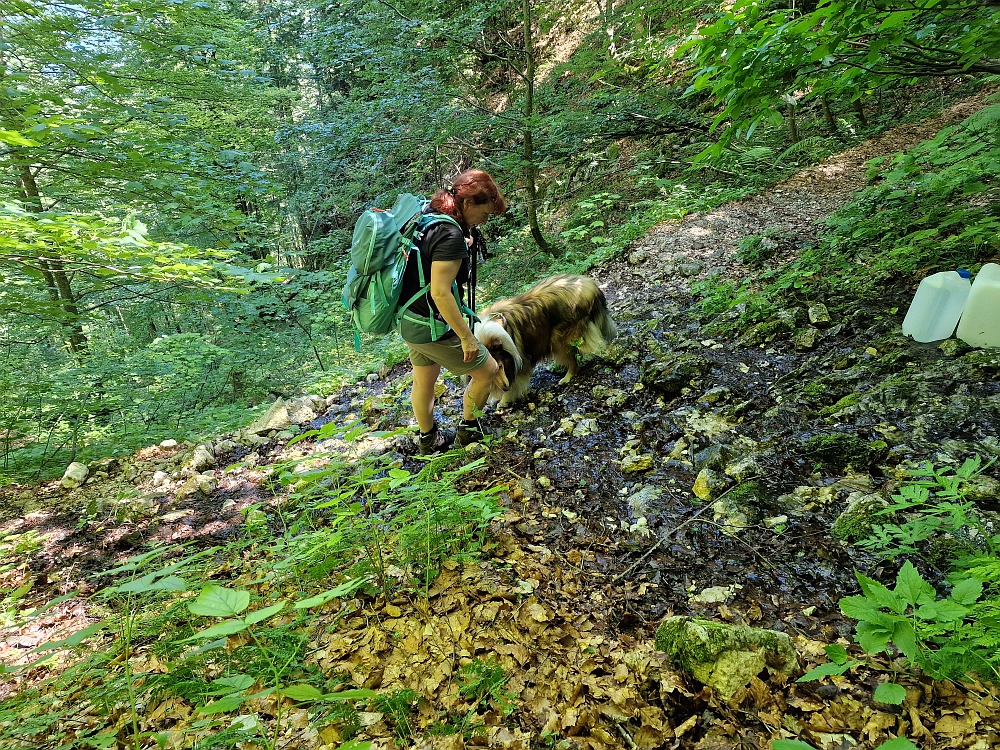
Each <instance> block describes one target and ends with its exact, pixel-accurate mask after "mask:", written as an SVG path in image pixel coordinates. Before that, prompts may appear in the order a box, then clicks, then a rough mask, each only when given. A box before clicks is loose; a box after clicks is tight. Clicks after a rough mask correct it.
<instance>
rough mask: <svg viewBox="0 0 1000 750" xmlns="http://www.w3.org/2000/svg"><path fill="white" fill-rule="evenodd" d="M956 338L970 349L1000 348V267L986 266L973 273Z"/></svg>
mask: <svg viewBox="0 0 1000 750" xmlns="http://www.w3.org/2000/svg"><path fill="white" fill-rule="evenodd" d="M958 337H959V338H960V339H962V341H964V342H965V343H967V344H970V345H972V346H1000V265H997V264H996V263H987V264H986V265H984V266H983V267H982V268H981V269H980V271H979V273H977V274H976V281H975V283H974V284H973V285H972V291H971V292H969V299H968V301H967V302H966V303H965V312H963V313H962V320H961V321H960V322H959V324H958Z"/></svg>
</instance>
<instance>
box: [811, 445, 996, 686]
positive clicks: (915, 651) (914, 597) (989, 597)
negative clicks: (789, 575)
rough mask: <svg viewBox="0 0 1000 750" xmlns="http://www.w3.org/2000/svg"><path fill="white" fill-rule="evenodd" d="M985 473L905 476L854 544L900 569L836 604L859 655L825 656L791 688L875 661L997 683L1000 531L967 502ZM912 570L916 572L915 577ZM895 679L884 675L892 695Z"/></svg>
mask: <svg viewBox="0 0 1000 750" xmlns="http://www.w3.org/2000/svg"><path fill="white" fill-rule="evenodd" d="M988 468H989V464H985V465H984V463H983V461H982V460H981V459H980V457H978V456H975V457H973V458H969V459H967V460H966V461H964V462H963V463H962V464H961V465H959V466H958V467H955V468H950V467H947V468H936V467H934V466H932V465H931V464H930V463H925V464H923V465H921V466H919V467H917V468H915V469H911V470H910V471H909V472H908V478H907V479H906V480H905V481H903V482H902V483H901V484H900V486H899V488H898V491H897V492H896V493H895V494H893V495H892V502H891V503H889V504H888V505H887V506H886V507H885V508H884V509H882V510H880V511H878V512H876V513H875V515H874V516H873V518H872V521H873V523H872V525H871V527H870V528H869V529H868V531H867V534H866V536H865V538H863V539H861V540H858V541H856V542H855V544H856V545H857V546H859V547H863V548H865V549H868V550H870V551H872V552H874V553H875V554H877V555H878V556H879V557H881V558H882V559H884V560H892V561H898V560H900V559H902V560H903V561H904V562H903V563H902V564H901V565H900V566H899V568H898V573H897V574H896V577H895V578H896V580H895V585H894V587H892V588H890V587H889V586H887V585H885V584H883V583H881V582H879V581H877V580H875V579H873V578H870V577H868V576H866V575H864V574H862V573H860V572H858V573H857V578H858V583H859V584H860V588H861V593H860V594H859V595H857V596H850V597H846V598H844V599H841V601H840V609H841V611H842V612H843V613H844V614H845V615H846V616H848V617H850V618H852V619H854V620H856V621H857V627H856V636H855V640H856V642H857V644H858V646H859V647H860V649H861V652H862V653H861V656H859V657H856V658H850V657H849V656H848V653H847V651H846V650H845V649H844V648H843V646H838V645H832V646H828V647H827V655H828V656H829V657H830V663H828V664H824V665H821V666H820V667H817V668H815V669H813V670H811V671H810V672H809V673H807V674H806V675H804V676H803V677H802V678H800V681H809V680H817V679H822V678H824V677H828V676H830V675H841V674H845V673H846V672H848V671H849V670H851V669H853V668H855V667H858V666H862V665H867V666H868V667H870V668H875V669H885V668H886V664H887V662H885V661H880V662H879V661H875V660H873V659H871V658H869V657H874V656H877V655H880V654H883V653H888V654H889V655H890V656H898V657H901V661H898V662H895V663H896V664H901V665H902V666H901V667H894V669H896V671H898V672H903V671H910V672H918V673H922V674H924V675H927V676H929V677H931V678H934V679H937V680H956V681H963V680H968V679H970V678H978V679H981V680H985V681H989V682H994V683H995V682H1000V657H998V651H997V646H998V645H1000V635H998V634H1000V589H998V583H1000V530H998V529H997V528H996V526H995V524H994V523H992V522H991V521H989V520H987V519H986V518H985V517H984V515H983V513H982V512H981V511H980V510H979V509H978V508H977V507H976V504H975V503H974V502H973V501H972V500H970V499H969V497H968V495H969V490H970V487H971V486H972V485H973V483H974V482H975V481H976V480H977V479H978V478H979V477H980V476H981V475H982V473H983V472H984V471H986V470H987V469H988ZM921 570H922V571H924V572H923V573H921ZM898 677H899V675H891V680H890V682H888V683H886V684H887V685H891V686H893V687H898V686H896V685H895V682H896V680H897V679H898ZM904 697H905V691H904V690H890V689H889V688H884V689H883V695H881V696H880V695H879V694H878V693H876V698H877V699H878V700H881V701H883V702H888V703H895V704H900V703H902V700H903V698H904Z"/></svg>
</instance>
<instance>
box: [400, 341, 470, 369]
mask: <svg viewBox="0 0 1000 750" xmlns="http://www.w3.org/2000/svg"><path fill="white" fill-rule="evenodd" d="M406 346H407V347H408V348H409V349H410V362H411V363H412V364H413V366H414V367H430V366H431V365H441V366H442V367H444V368H445V369H446V370H449V371H451V372H453V373H455V374H456V375H468V374H469V373H470V372H472V371H473V370H475V369H478V368H479V367H482V365H483V363H484V362H485V361H486V360H487V359H488V358H489V356H490V353H489V352H488V351H486V347H485V346H483V345H482V344H480V345H479V354H477V355H476V359H475V361H473V362H466V361H465V354H464V353H463V352H462V339H460V338H459V337H458V336H449V337H448V338H446V339H440V340H439V341H432V342H431V343H429V344H411V343H410V342H409V341H407V342H406Z"/></svg>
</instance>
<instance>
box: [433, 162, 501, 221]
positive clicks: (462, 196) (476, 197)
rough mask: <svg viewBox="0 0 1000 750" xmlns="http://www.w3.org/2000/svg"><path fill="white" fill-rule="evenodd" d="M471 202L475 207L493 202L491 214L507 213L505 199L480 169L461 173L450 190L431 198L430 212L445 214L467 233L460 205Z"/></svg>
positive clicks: (440, 191) (486, 174)
mask: <svg viewBox="0 0 1000 750" xmlns="http://www.w3.org/2000/svg"><path fill="white" fill-rule="evenodd" d="M468 200H471V201H472V202H473V203H475V204H476V205H482V204H483V203H489V202H490V201H492V202H493V213H495V214H502V213H506V211H507V199H506V198H504V197H503V194H502V193H501V192H500V188H498V187H497V184H496V182H494V181H493V178H492V177H491V176H490V175H489V173H488V172H484V171H483V170H481V169H468V170H466V171H465V172H462V174H460V175H459V176H458V177H456V178H455V181H454V182H453V183H452V185H451V189H450V190H438V191H437V192H436V193H434V197H433V198H431V210H432V211H434V212H435V213H439V214H447V215H448V216H451V217H452V218H453V219H455V220H456V221H457V222H458V223H459V224H461V225H462V229H463V231H465V232H468V230H469V227H468V225H467V224H466V223H465V218H464V217H463V216H462V208H461V207H462V204H463V203H464V202H465V201H468Z"/></svg>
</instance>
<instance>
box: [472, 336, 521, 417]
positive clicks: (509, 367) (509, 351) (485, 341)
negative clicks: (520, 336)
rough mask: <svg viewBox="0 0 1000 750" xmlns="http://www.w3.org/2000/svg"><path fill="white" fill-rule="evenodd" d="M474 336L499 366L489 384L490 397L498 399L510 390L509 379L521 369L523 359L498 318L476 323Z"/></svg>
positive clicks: (515, 375) (514, 376)
mask: <svg viewBox="0 0 1000 750" xmlns="http://www.w3.org/2000/svg"><path fill="white" fill-rule="evenodd" d="M475 333H476V338H477V339H479V341H480V342H481V343H482V345H483V346H485V347H486V349H487V350H488V351H489V353H490V354H491V355H492V356H493V359H495V360H496V362H497V364H498V365H499V367H498V368H497V374H496V376H495V377H494V378H493V383H492V384H491V386H490V398H492V399H493V400H499V399H500V397H501V396H502V395H503V394H504V393H506V392H507V391H509V390H510V384H511V381H513V380H514V378H516V377H517V374H518V372H520V370H521V365H522V363H523V360H522V359H521V354H520V352H518V350H517V346H516V345H515V344H514V339H512V338H511V336H510V334H509V333H507V331H506V330H504V327H503V324H502V323H501V322H500V321H499V320H485V321H483V322H480V323H477V324H476V331H475Z"/></svg>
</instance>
